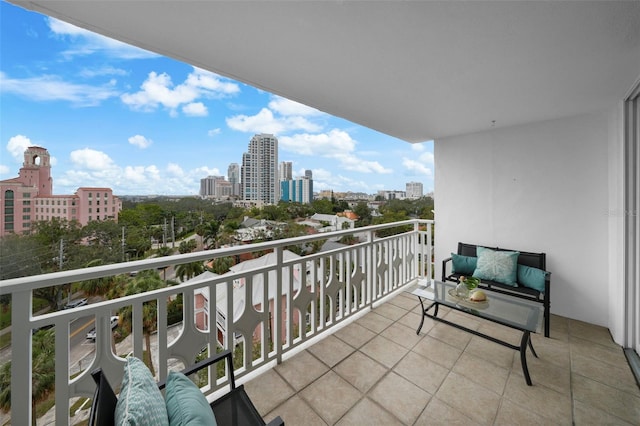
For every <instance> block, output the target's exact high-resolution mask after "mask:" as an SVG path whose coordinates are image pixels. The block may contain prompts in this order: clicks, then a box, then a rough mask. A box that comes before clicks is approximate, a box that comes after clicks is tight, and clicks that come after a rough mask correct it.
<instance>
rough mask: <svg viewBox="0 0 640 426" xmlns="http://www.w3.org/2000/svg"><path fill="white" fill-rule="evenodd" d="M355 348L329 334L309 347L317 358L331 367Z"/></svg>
mask: <svg viewBox="0 0 640 426" xmlns="http://www.w3.org/2000/svg"><path fill="white" fill-rule="evenodd" d="M354 350H355V349H354V348H352V347H351V346H349V345H345V344H344V342H343V341H342V340H340V339H338V338H337V337H335V336H327V337H325V338H324V339H322V340H321V341H320V342H318V343H316V344H315V345H312V346H310V347H309V348H308V349H307V351H309V352H311V353H312V354H313V355H315V356H316V358H318V359H319V360H320V361H322V362H324V363H325V364H327V365H328V366H329V367H333V366H334V365H336V364H337V363H339V362H340V361H342V360H343V359H345V358H346V357H348V356H349V355H350V354H351V353H353V352H354Z"/></svg>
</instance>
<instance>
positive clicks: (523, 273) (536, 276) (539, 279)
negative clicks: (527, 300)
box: [518, 265, 549, 293]
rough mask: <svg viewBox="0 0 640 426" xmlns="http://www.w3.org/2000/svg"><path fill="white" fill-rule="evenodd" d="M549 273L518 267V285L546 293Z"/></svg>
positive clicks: (523, 266)
mask: <svg viewBox="0 0 640 426" xmlns="http://www.w3.org/2000/svg"><path fill="white" fill-rule="evenodd" d="M547 275H549V273H548V272H547V271H543V270H542V269H538V268H532V267H530V266H525V265H518V284H520V285H522V286H525V287H529V288H533V289H535V290H538V291H539V292H541V293H544V283H545V280H546V279H547Z"/></svg>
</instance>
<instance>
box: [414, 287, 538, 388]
mask: <svg viewBox="0 0 640 426" xmlns="http://www.w3.org/2000/svg"><path fill="white" fill-rule="evenodd" d="M455 288H456V283H444V282H440V281H428V280H418V282H417V283H416V284H412V285H410V286H408V287H407V288H406V290H405V291H407V292H409V293H411V294H413V295H415V296H418V299H419V300H420V306H421V310H422V319H421V321H420V325H419V326H418V330H416V334H420V330H421V329H422V326H423V325H424V319H425V317H429V318H432V319H434V320H436V321H440V322H443V323H445V324H448V325H450V326H452V327H455V328H458V329H460V330H464V331H467V332H469V333H472V334H474V335H476V336H480V337H483V338H485V339H488V340H491V341H492V342H495V343H498V344H501V345H503V346H506V347H508V348H511V349H514V350H516V351H519V352H520V361H521V364H522V372H523V373H524V378H525V380H526V382H527V385H529V386H531V376H530V375H529V369H528V367H527V347H529V349H531V353H533V355H534V356H535V357H536V358H537V357H538V355H537V354H536V351H535V350H534V349H533V345H532V344H531V333H538V332H540V331H542V322H543V321H542V320H543V311H542V307H541V306H540V304H539V303H536V302H531V301H528V300H525V299H521V298H519V297H515V296H510V295H507V294H503V293H497V292H495V291H491V290H485V289H482V291H484V293H485V294H486V295H487V300H486V301H484V302H472V301H470V300H468V299H467V298H460V297H458V296H457V295H456V293H455ZM440 305H443V306H446V307H448V308H450V309H453V310H456V311H459V312H464V313H467V314H469V315H473V316H476V317H478V318H483V319H486V320H488V321H492V322H495V323H498V324H501V325H504V326H506V327H510V328H513V329H516V330H519V331H521V332H522V338H521V339H520V345H519V346H517V345H513V344H511V343H508V342H505V341H503V340H500V339H497V338H495V337H493V336H489V335H486V334H484V333H481V332H479V331H477V330H472V329H470V328H468V327H465V326H462V325H460V324H456V323H453V322H451V321H448V320H446V319H444V318H440V317H438V308H439V307H440ZM431 310H433V311H432V312H430V311H431Z"/></svg>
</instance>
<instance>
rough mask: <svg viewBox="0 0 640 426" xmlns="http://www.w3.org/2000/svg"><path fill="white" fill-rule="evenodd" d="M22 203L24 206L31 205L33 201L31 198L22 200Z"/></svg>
mask: <svg viewBox="0 0 640 426" xmlns="http://www.w3.org/2000/svg"><path fill="white" fill-rule="evenodd" d="M22 205H23V206H29V205H31V201H29V200H22Z"/></svg>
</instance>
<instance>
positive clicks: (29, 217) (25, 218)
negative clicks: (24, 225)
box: [22, 214, 31, 220]
mask: <svg viewBox="0 0 640 426" xmlns="http://www.w3.org/2000/svg"><path fill="white" fill-rule="evenodd" d="M22 220H31V215H29V214H23V215H22Z"/></svg>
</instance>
